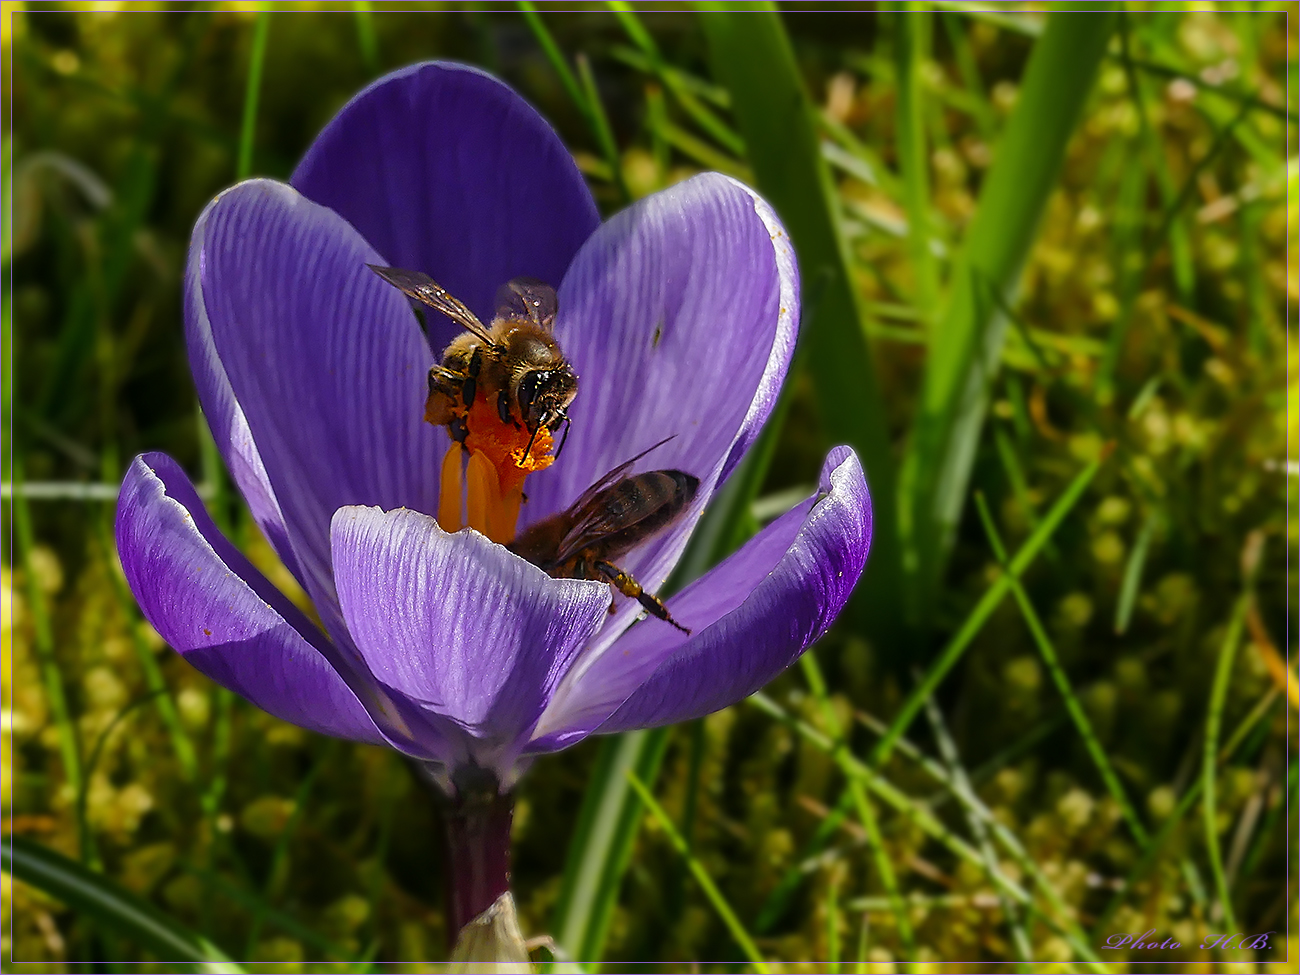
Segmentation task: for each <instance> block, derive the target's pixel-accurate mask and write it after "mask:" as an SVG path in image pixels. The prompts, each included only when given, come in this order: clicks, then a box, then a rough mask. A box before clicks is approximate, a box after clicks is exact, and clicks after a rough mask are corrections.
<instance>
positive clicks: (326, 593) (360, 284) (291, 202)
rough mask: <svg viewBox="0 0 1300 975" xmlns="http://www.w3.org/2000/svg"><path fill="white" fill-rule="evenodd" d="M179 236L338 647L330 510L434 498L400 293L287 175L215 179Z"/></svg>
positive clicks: (432, 440)
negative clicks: (233, 182) (218, 184)
mask: <svg viewBox="0 0 1300 975" xmlns="http://www.w3.org/2000/svg"><path fill="white" fill-rule="evenodd" d="M191 248H192V250H194V251H197V252H198V258H197V262H198V267H199V271H198V276H199V294H198V300H197V301H196V302H195V303H194V305H193V307H192V308H191V309H190V313H191V318H192V319H194V320H201V319H204V318H205V319H206V322H207V324H208V326H209V327H210V332H211V348H212V350H213V352H214V353H215V355H216V357H217V359H219V362H220V366H221V368H222V369H224V372H225V375H226V377H227V378H228V381H229V387H230V391H231V393H232V394H233V396H234V399H235V401H236V402H237V403H238V404H239V407H240V408H241V409H242V411H243V415H244V417H245V419H246V421H247V424H248V429H249V431H250V432H251V434H252V439H253V441H254V442H255V443H256V445H257V455H258V456H260V458H261V461H262V463H263V465H264V467H265V474H266V482H267V484H268V485H269V490H271V492H272V494H273V497H274V498H275V499H276V501H277V502H278V505H279V508H280V510H281V512H282V513H283V519H284V526H285V530H286V534H287V536H288V539H289V542H290V544H291V546H292V550H293V554H294V556H295V558H296V561H297V564H298V568H299V570H300V571H299V577H300V578H301V580H302V582H303V585H304V587H305V588H306V590H307V592H308V593H309V594H310V596H311V598H312V601H313V602H314V603H315V605H316V608H317V610H318V611H319V613H320V616H321V620H322V621H323V622H324V624H325V626H326V629H327V630H328V631H329V632H330V634H331V635H332V636H333V637H334V639H335V641H336V642H338V643H340V644H341V645H343V646H349V645H350V638H349V636H348V633H347V629H346V627H344V626H343V624H342V620H341V618H340V616H339V612H338V603H337V597H336V596H335V593H334V580H333V574H332V571H331V567H330V550H329V525H330V519H331V517H332V516H333V514H334V512H335V511H336V510H337V509H338V508H340V507H342V506H343V505H348V504H361V503H364V504H378V505H381V506H383V507H385V508H398V507H403V506H405V507H410V508H415V509H417V510H421V511H436V510H437V491H438V477H437V470H438V462H439V460H440V459H441V457H442V454H443V453H444V452H445V450H446V446H447V437H446V433H445V431H443V430H442V429H440V428H435V427H432V426H430V425H429V424H427V423H425V422H423V419H422V417H423V413H424V399H425V396H426V392H427V391H426V383H425V374H426V372H427V370H428V368H429V360H430V355H429V349H428V346H427V344H426V343H425V340H424V336H423V335H422V334H421V333H420V330H419V327H418V325H417V324H416V321H415V318H414V316H412V314H411V312H410V309H409V308H408V307H407V303H406V299H405V298H404V297H402V295H401V294H400V293H399V292H398V291H397V290H396V289H394V288H393V287H391V286H390V285H388V284H387V283H385V282H384V281H383V280H381V279H380V278H379V277H378V276H377V275H375V274H374V273H373V272H372V271H371V270H370V269H369V268H367V267H366V264H367V263H374V262H377V261H379V260H380V258H379V255H378V254H376V253H375V251H374V250H373V249H372V248H371V247H370V246H369V245H367V244H366V242H365V241H364V240H362V238H361V237H360V236H359V235H358V234H357V232H356V231H355V230H354V229H352V227H351V226H350V225H349V224H348V223H347V222H346V221H345V220H344V219H343V218H342V217H340V216H339V215H338V214H336V213H335V212H334V211H333V210H330V209H327V208H326V207H323V206H320V205H319V204H316V203H313V202H312V201H310V200H308V199H307V198H306V197H304V196H302V195H301V194H299V193H298V192H297V191H296V190H294V189H293V188H292V187H289V186H286V185H284V184H282V183H276V182H273V181H270V180H249V181H247V182H244V183H240V184H239V185H238V186H236V187H234V188H232V189H230V190H227V191H226V192H225V193H223V194H222V195H221V196H220V197H218V198H217V199H216V200H215V201H214V202H213V203H212V204H211V205H210V206H209V207H208V210H207V211H206V213H205V214H204V217H203V219H202V220H200V222H199V226H198V227H197V228H196V231H195V238H194V240H193V241H192V242H191ZM202 365H203V364H202V362H200V363H199V365H198V366H196V368H202ZM254 496H256V495H254Z"/></svg>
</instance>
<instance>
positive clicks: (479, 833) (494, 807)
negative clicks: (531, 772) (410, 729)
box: [443, 779, 515, 941]
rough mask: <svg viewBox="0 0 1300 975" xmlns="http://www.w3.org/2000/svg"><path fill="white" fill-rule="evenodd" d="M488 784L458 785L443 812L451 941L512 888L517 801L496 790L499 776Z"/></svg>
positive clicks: (448, 932) (448, 929) (448, 923)
mask: <svg viewBox="0 0 1300 975" xmlns="http://www.w3.org/2000/svg"><path fill="white" fill-rule="evenodd" d="M458 785H459V783H458ZM484 785H485V786H486V787H484V788H472V789H465V788H460V789H458V795H457V796H456V797H455V798H454V799H452V800H451V801H450V803H449V804H448V805H447V807H446V811H445V813H444V817H443V818H444V821H445V824H446V830H447V861H446V863H447V936H448V938H449V939H450V940H451V941H455V939H456V936H457V935H458V934H459V933H460V931H461V929H462V928H464V927H465V925H467V924H469V922H470V921H472V920H474V918H476V917H478V916H479V915H480V914H482V913H483V912H484V911H486V910H487V909H488V908H489V907H491V906H492V905H493V904H494V903H495V902H496V899H497V898H498V897H500V896H501V895H502V894H504V893H505V892H506V891H508V890H509V889H510V823H511V821H512V820H513V818H514V809H515V800H514V796H512V795H502V794H500V793H499V792H497V790H496V781H495V779H493V780H492V781H491V782H490V783H484Z"/></svg>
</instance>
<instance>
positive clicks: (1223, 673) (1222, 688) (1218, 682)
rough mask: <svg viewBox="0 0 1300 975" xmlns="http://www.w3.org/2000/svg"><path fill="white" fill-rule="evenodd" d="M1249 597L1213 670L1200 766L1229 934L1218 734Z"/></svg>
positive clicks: (1208, 836) (1209, 843)
mask: <svg viewBox="0 0 1300 975" xmlns="http://www.w3.org/2000/svg"><path fill="white" fill-rule="evenodd" d="M1250 598H1251V597H1250V594H1249V593H1244V594H1242V595H1241V596H1240V597H1239V598H1238V599H1237V605H1236V606H1235V607H1234V608H1233V610H1232V619H1231V620H1230V621H1229V622H1228V630H1227V632H1226V633H1225V634H1224V636H1223V644H1222V646H1221V647H1220V648H1219V663H1218V666H1217V667H1215V670H1214V685H1213V687H1212V688H1211V690H1210V712H1209V717H1208V718H1207V719H1206V722H1205V749H1204V755H1203V759H1202V765H1201V781H1202V783H1203V785H1202V787H1201V792H1202V793H1204V799H1203V800H1202V802H1201V811H1202V813H1203V814H1204V819H1205V847H1206V852H1207V853H1208V855H1209V858H1210V872H1211V873H1212V874H1213V875H1214V886H1215V888H1216V889H1217V891H1218V897H1219V907H1220V909H1221V910H1222V911H1223V915H1222V918H1223V923H1224V925H1225V927H1226V928H1227V929H1228V930H1229V931H1233V930H1236V927H1237V921H1236V918H1234V916H1233V912H1232V896H1231V894H1230V893H1229V891H1228V881H1227V878H1226V877H1225V876H1224V873H1223V854H1222V852H1221V851H1220V849H1219V825H1218V806H1217V803H1216V799H1217V792H1218V771H1219V763H1218V761H1217V759H1218V752H1219V730H1220V728H1221V727H1222V724H1223V706H1224V703H1225V702H1226V701H1227V698H1228V684H1229V683H1230V682H1231V679H1232V665H1233V662H1234V661H1235V660H1236V659H1237V645H1238V644H1239V643H1240V642H1241V631H1242V628H1243V627H1244V625H1245V622H1246V609H1247V607H1248V606H1249V605H1250Z"/></svg>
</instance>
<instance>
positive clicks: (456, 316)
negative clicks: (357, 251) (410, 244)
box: [366, 264, 497, 346]
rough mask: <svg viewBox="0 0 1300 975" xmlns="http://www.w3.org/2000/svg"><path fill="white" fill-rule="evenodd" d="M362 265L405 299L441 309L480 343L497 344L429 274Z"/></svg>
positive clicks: (464, 307) (480, 323)
mask: <svg viewBox="0 0 1300 975" xmlns="http://www.w3.org/2000/svg"><path fill="white" fill-rule="evenodd" d="M366 267H368V268H370V270H372V271H374V272H375V273H376V274H378V275H379V276H380V277H381V278H383V279H384V280H385V281H387V282H388V283H389V284H391V285H392V286H393V287H394V288H396V289H397V290H399V291H401V292H402V294H404V295H406V296H407V297H408V298H414V299H415V300H416V301H418V302H420V303H421V304H425V305H428V306H429V307H430V308H432V309H434V310H435V311H440V312H442V313H443V314H444V315H446V316H447V317H448V318H450V319H451V320H452V321H453V322H455V323H456V324H457V325H459V326H461V327H462V328H464V329H466V330H468V331H470V332H473V333H474V334H475V335H477V336H478V337H479V338H480V339H482V340H483V341H484V342H488V343H490V344H491V345H493V346H495V345H496V344H497V343H496V342H495V341H494V340H493V338H492V335H491V333H490V332H489V331H488V329H487V327H486V326H485V325H484V324H483V323H482V322H480V321H479V320H478V316H477V315H475V314H474V313H473V312H472V311H470V310H469V308H467V307H466V305H465V303H464V302H463V301H461V300H460V299H459V298H455V297H453V296H452V295H451V294H449V293H448V291H447V289H446V288H444V287H443V286H442V285H440V284H439V283H438V282H437V281H435V280H433V278H431V277H429V275H427V274H424V273H422V272H420V271H407V270H404V269H403V268H400V267H381V266H379V265H378V264H367V265H366Z"/></svg>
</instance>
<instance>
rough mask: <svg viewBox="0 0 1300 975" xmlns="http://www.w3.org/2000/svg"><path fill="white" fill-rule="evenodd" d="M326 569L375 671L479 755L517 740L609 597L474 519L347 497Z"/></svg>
mask: <svg viewBox="0 0 1300 975" xmlns="http://www.w3.org/2000/svg"><path fill="white" fill-rule="evenodd" d="M332 538H333V552H334V575H335V580H336V581H337V583H338V592H339V601H340V604H341V606H342V609H343V615H344V617H345V618H346V620H347V624H348V628H349V630H350V631H351V633H352V638H353V640H354V641H355V643H356V646H357V648H358V649H359V650H360V652H361V655H362V656H363V657H364V658H365V661H366V664H367V665H368V666H369V668H370V670H371V672H372V673H373V674H374V675H375V677H376V678H377V679H378V680H380V681H382V682H383V683H384V684H385V685H386V686H388V687H391V688H393V689H394V690H395V691H397V692H400V693H401V694H404V695H406V696H407V697H408V698H410V699H412V700H416V701H419V702H421V703H422V704H423V705H424V706H425V707H426V708H428V709H429V710H430V711H433V712H436V713H438V714H441V715H443V716H445V717H446V718H448V719H450V720H451V721H453V722H455V723H456V724H457V725H458V726H460V727H461V728H462V729H464V731H465V733H466V734H467V735H468V736H469V737H471V738H473V739H475V740H476V741H475V743H474V744H473V745H472V746H471V754H472V755H473V756H474V757H475V760H476V761H478V763H479V764H481V765H485V766H488V765H497V766H499V767H500V768H501V769H502V771H503V772H507V773H508V772H509V768H510V765H511V764H512V763H513V761H514V759H515V758H516V757H517V754H518V748H519V746H520V745H521V744H522V742H523V741H525V740H526V739H527V737H528V733H529V732H530V731H531V729H532V726H533V724H534V723H535V722H536V720H537V717H538V715H540V714H541V713H542V710H543V708H545V707H546V704H547V702H548V701H549V700H550V698H551V694H552V693H553V691H554V689H555V687H556V685H557V684H558V682H559V680H560V678H561V677H563V675H564V673H565V671H566V670H567V669H568V667H569V664H570V663H571V662H572V661H573V658H574V656H575V655H576V654H577V652H578V650H579V649H580V648H581V647H582V646H583V644H584V643H586V641H587V640H588V639H589V638H590V637H591V635H592V633H594V632H595V630H596V628H597V627H598V626H599V625H600V623H601V621H602V620H603V619H604V617H605V615H606V610H607V608H608V606H609V598H610V597H609V586H607V585H605V584H604V583H599V582H578V581H574V580H557V579H552V578H550V577H549V576H548V575H546V573H544V572H542V571H541V570H540V569H538V568H536V567H535V566H533V565H530V564H529V563H527V562H525V561H524V560H523V559H520V558H518V557H516V556H515V555H512V554H511V553H509V552H507V551H506V550H505V549H504V548H503V547H501V546H500V545H497V544H495V543H493V542H490V541H488V540H487V539H486V538H484V537H483V536H482V535H480V534H478V533H477V532H474V531H469V530H465V531H459V532H455V533H454V534H449V533H447V532H444V531H443V530H442V529H441V528H440V527H439V526H438V523H437V522H436V521H435V520H434V519H433V518H431V517H429V516H428V515H423V514H420V513H419V512H415V511H406V510H400V511H388V512H384V511H381V510H379V509H378V508H365V507H348V508H342V509H340V510H339V511H338V512H337V513H336V514H335V516H334V523H333V529H332Z"/></svg>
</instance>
